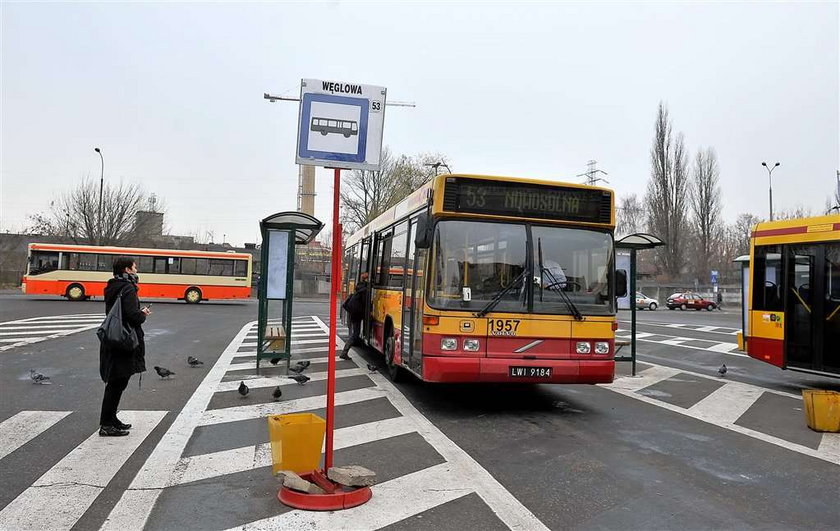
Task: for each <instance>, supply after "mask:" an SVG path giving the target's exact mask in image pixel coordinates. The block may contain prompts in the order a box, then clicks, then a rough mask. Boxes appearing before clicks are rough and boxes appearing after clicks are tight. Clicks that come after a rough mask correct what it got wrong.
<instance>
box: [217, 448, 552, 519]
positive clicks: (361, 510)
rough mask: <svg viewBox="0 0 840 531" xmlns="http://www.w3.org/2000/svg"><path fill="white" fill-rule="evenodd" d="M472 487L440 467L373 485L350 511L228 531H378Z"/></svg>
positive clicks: (452, 468)
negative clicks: (370, 493)
mask: <svg viewBox="0 0 840 531" xmlns="http://www.w3.org/2000/svg"><path fill="white" fill-rule="evenodd" d="M472 484H473V483H472V482H471V481H470V479H469V478H468V477H460V476H459V475H458V470H457V466H456V465H455V464H453V463H441V464H439V465H435V466H432V467H429V468H424V469H423V470H420V471H417V472H413V473H411V474H406V475H405V476H400V477H398V478H396V479H392V480H390V481H386V482H385V483H381V484H379V485H374V486H373V487H371V490H373V497H372V498H371V499H370V501H369V502H367V503H365V504H363V505H360V506H358V507H354V508H352V509H345V510H343V511H323V512H316V511H301V510H294V511H289V512H287V513H283V514H280V515H277V516H271V517H269V518H265V519H262V520H257V521H256V522H251V523H249V524H246V525H243V526H239V527H235V528H231V529H241V530H245V529H247V530H248V531H251V530H263V529H264V530H276V529H336V530H338V529H348V530H353V529H380V528H382V527H385V526H388V525H391V524H394V523H396V522H399V521H401V520H405V519H406V518H410V517H411V516H414V515H415V514H420V513H422V512H424V511H428V510H429V509H433V508H434V507H437V506H439V505H442V504H444V503H447V502H450V501H452V500H456V499H458V498H461V497H462V496H466V495H467V494H470V493H472V492H473V489H471V488H469V487H467V486H466V485H472ZM407 492H410V493H411V503H394V500H399V499H402V498H404V497H405V495H406V493H407ZM537 528H544V527H543V526H541V525H538V527H537Z"/></svg>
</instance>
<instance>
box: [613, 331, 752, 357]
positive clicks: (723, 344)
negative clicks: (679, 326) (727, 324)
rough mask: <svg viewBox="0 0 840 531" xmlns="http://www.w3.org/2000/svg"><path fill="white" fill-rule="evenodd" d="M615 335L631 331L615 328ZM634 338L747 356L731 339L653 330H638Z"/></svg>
mask: <svg viewBox="0 0 840 531" xmlns="http://www.w3.org/2000/svg"><path fill="white" fill-rule="evenodd" d="M715 328H717V327H715ZM692 330H696V329H692ZM615 337H616V339H630V337H631V332H630V330H626V329H620V330H616V332H615ZM636 340H637V341H642V342H645V343H658V344H660V345H670V346H673V347H683V348H689V349H693V350H706V351H710V352H716V353H719V354H728V355H730V356H739V357H742V358H746V357H748V356H747V355H746V354H744V353H743V352H741V351H740V350H738V344H737V343H733V342H731V341H712V340H708V339H700V338H696V337H684V336H671V335H666V334H655V333H653V332H638V331H637V332H636Z"/></svg>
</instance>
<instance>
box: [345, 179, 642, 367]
mask: <svg viewBox="0 0 840 531" xmlns="http://www.w3.org/2000/svg"><path fill="white" fill-rule="evenodd" d="M614 212H615V211H614V202H613V193H612V192H611V191H610V190H606V189H603V188H596V187H590V186H584V185H576V184H561V183H555V182H549V181H538V180H528V179H514V178H506V177H487V176H474V175H441V176H438V177H436V178H434V179H433V180H432V181H430V182H429V183H427V184H426V185H424V186H423V187H421V188H420V189H419V190H417V191H415V192H414V193H412V194H411V195H409V196H408V197H407V198H405V199H404V200H403V201H401V202H400V203H399V204H397V205H396V206H394V207H393V208H391V209H389V210H388V211H386V212H385V213H383V214H382V215H381V216H379V217H378V218H376V219H375V220H374V221H373V222H371V223H370V224H368V225H367V226H365V227H363V228H362V229H361V230H359V231H358V232H357V233H356V234H353V235H352V236H350V237H349V238H348V240H347V244H346V251H345V256H344V264H343V267H344V269H343V271H344V281H345V284H344V286H345V293H349V292H351V291H352V290H353V288H354V286H355V283H356V282H357V281H358V279H359V276H360V275H361V273H363V272H368V273H370V285H371V289H370V290H369V293H370V300H369V309H370V316H369V318H368V319H367V320H366V321H365V323H364V326H363V333H362V335H363V338H364V339H365V340H366V341H367V342H368V344H370V345H371V346H373V347H374V348H376V349H378V350H379V351H380V352H382V353H383V354H384V355H385V358H386V362H387V364H388V372H389V375H390V376H391V377H392V378H397V377H398V376H400V374H401V371H403V370H405V371H408V372H410V373H412V374H414V375H415V376H417V377H418V378H421V379H423V380H426V381H432V382H477V381H482V382H512V381H521V382H554V383H601V382H611V381H612V379H613V375H614V370H615V363H614V361H613V357H614V339H615V332H614V331H615V329H616V319H615V309H616V306H615V297H616V295H621V294H622V292H623V291H626V278H625V277H624V276H623V275H622V276H621V280H619V282H616V271H615V252H614V248H613V228H614V223H615V215H614ZM616 284H619V287H620V289H618V290H617V289H616ZM617 292H618V293H617Z"/></svg>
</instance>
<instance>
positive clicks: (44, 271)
mask: <svg viewBox="0 0 840 531" xmlns="http://www.w3.org/2000/svg"><path fill="white" fill-rule="evenodd" d="M118 256H128V257H130V258H133V259H134V260H135V262H136V264H137V269H138V271H139V274H140V275H141V279H142V280H141V282H140V285H139V288H140V291H139V294H140V296H141V297H151V298H170V299H182V300H184V301H186V302H187V303H189V304H197V303H199V302H201V301H202V300H211V299H247V298H248V297H250V296H251V255H250V254H247V253H234V252H207V251H185V250H175V249H141V248H132V247H102V246H95V245H65V244H53V243H30V244H29V259H28V263H27V270H26V275H25V276H24V277H23V282H22V285H21V289H22V291H23V292H24V293H27V294H31V295H61V296H63V297H67V299H69V300H71V301H80V300H85V299H87V298H89V297H101V296H102V295H103V292H104V290H105V285H106V284H107V282H108V279H110V278H111V277H112V276H113V267H112V264H113V262H114V259H115V258H116V257H118Z"/></svg>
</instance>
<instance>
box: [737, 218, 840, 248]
mask: <svg viewBox="0 0 840 531" xmlns="http://www.w3.org/2000/svg"><path fill="white" fill-rule="evenodd" d="M752 237H753V239H754V240H755V243H757V244H759V245H771V244H774V243H796V242H809V241H825V240H840V214H832V215H829V216H816V217H810V218H795V219H785V220H781V221H765V222H762V223H759V224H757V225H756V226H755V228H754V229H753V232H752Z"/></svg>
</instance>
